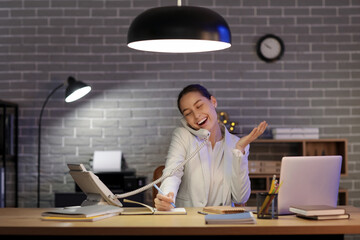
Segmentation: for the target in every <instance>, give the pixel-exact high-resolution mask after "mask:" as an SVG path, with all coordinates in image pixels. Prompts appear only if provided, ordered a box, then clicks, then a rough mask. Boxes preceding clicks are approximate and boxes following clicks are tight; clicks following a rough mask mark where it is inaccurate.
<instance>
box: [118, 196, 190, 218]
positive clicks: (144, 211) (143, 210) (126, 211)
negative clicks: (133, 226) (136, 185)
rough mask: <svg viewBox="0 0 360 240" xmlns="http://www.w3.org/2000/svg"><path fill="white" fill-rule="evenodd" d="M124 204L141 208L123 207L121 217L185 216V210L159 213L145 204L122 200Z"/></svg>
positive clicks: (173, 209) (174, 209)
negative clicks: (131, 204)
mask: <svg viewBox="0 0 360 240" xmlns="http://www.w3.org/2000/svg"><path fill="white" fill-rule="evenodd" d="M123 201H124V202H128V203H134V204H139V205H141V206H143V207H124V208H123V211H122V212H121V215H151V214H153V215H185V214H186V209H185V208H172V209H170V210H169V211H159V210H157V209H156V208H153V207H151V206H149V205H147V204H144V203H140V202H136V201H133V200H129V199H124V200H123Z"/></svg>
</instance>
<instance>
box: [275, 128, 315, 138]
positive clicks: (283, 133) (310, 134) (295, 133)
mask: <svg viewBox="0 0 360 240" xmlns="http://www.w3.org/2000/svg"><path fill="white" fill-rule="evenodd" d="M272 134H273V138H274V139H319V128H274V129H272Z"/></svg>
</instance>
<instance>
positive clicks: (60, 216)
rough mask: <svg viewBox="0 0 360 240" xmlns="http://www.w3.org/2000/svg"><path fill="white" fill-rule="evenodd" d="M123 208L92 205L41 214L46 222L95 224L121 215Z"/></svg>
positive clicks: (57, 209)
mask: <svg viewBox="0 0 360 240" xmlns="http://www.w3.org/2000/svg"><path fill="white" fill-rule="evenodd" d="M122 211H123V209H122V208H120V207H116V206H111V205H92V206H85V207H80V206H74V207H65V208H56V209H52V210H50V211H47V212H43V213H42V214H41V216H42V217H41V219H42V220H44V221H68V222H74V221H76V222H77V221H80V222H94V221H98V220H101V219H105V218H109V217H113V216H117V215H119V214H120V213H121V212H122Z"/></svg>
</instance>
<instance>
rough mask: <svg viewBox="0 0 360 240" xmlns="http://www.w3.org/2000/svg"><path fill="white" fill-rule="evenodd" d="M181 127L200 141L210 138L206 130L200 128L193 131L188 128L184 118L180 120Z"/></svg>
mask: <svg viewBox="0 0 360 240" xmlns="http://www.w3.org/2000/svg"><path fill="white" fill-rule="evenodd" d="M180 121H181V123H182V125H183V126H184V127H185V128H186V129H187V130H188V131H189V132H191V133H192V134H194V135H195V136H197V137H198V138H200V139H203V140H205V139H208V138H209V136H210V132H209V131H208V130H206V129H203V128H200V129H199V130H195V129H193V128H192V127H190V126H189V124H188V123H187V122H186V120H185V119H184V118H181V119H180Z"/></svg>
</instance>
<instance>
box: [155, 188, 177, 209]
mask: <svg viewBox="0 0 360 240" xmlns="http://www.w3.org/2000/svg"><path fill="white" fill-rule="evenodd" d="M173 202H174V193H173V192H169V193H168V194H167V195H162V194H160V193H158V194H156V198H155V199H154V203H155V208H156V209H157V210H159V211H169V210H170V209H172V208H174V207H173V206H172V205H171V203H173Z"/></svg>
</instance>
